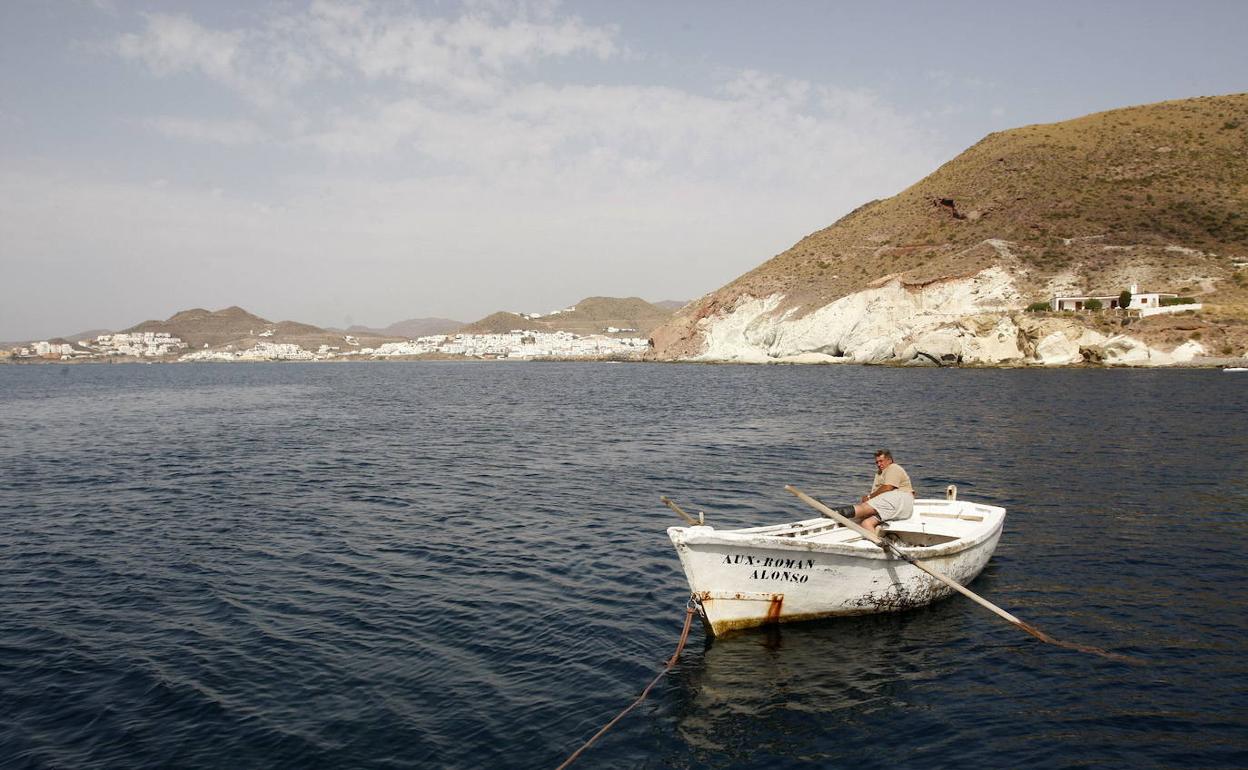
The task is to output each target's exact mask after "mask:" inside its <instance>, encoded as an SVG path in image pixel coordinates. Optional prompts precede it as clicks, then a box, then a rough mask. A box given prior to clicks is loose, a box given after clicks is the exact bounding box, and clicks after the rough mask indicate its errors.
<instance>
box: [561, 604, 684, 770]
mask: <svg viewBox="0 0 1248 770" xmlns="http://www.w3.org/2000/svg"><path fill="white" fill-rule="evenodd" d="M695 612H697V610H696V609H694V606H693V598H692V597H690V599H689V603H688V604H687V605H686V606H685V629H684V630H683V631H681V632H680V641H679V642H677V643H676V652H675V653H673V654H672V657H670V658H668V659H667V665H666V666H664V667H663V670H662V671H660V672H659V675H658V676H656V677H655V678H654V679H653V680H652V681H651V682H650V684H648V685H646V689H644V690H642V691H641V695H639V696H637V700H635V701H633V702H632V704H630V705H629V707H628V708H626V709H624V710H623V711H621V712H620V713H619V714H617V715H616V716H615V719H612V720H611V721H610V722H607V723H606V724H605V725H603V726H602V729H601V730H599V731H598V732H596V733H594V735H593V737H592V738H590V739H589V740H587V741H585V745H583V746H581V747H580V748H579V749H577V750H576V751H574V752H572V756H570V757H568V758H567V759H565V760H564V761H563V764H562V765H559V767H557V768H555V770H563V768H565V767H567V766H568V765H570V764H572V763H573V762H575V761H576V758H577V757H579V756H580V755H581V752H583V751H585V749H588V748H589V747H590V745H591V744H593V742H594V741H596V740H598V739H599V738H600V737H602V735H603V733H605V732H606V731H607V730H610V729H611V728H612V727H613V726H614V725H615V723H616V722H618V721H620V720H621V719H623V718H624V715H625V714H627V713H628V712H630V711H632V710H633V709H634V708H635V707H636V706H637V704H638V703H641V702H642V701H643V700H645V699H646V696H647V695H649V694H650V688H652V687H654V686H655V685H656V684H658V681H659V680H660V679H662V678H663V675H664V674H666V673H667V672H668V671H671V670H672V667H673V666H675V665H676V661H677V659H679V658H680V652H681V650H683V649H685V640H687V639H688V638H689V626H690V625H692V624H693V614H694V613H695Z"/></svg>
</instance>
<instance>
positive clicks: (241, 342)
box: [124, 307, 400, 350]
mask: <svg viewBox="0 0 1248 770" xmlns="http://www.w3.org/2000/svg"><path fill="white" fill-rule="evenodd" d="M124 331H126V332H168V333H169V334H171V335H173V336H174V337H179V338H181V339H182V340H183V341H184V342H186V343H187V344H188V345H189V346H190V347H191V349H192V350H199V349H202V348H205V347H207V348H223V347H227V346H233V347H234V348H235V349H238V350H246V349H249V348H252V347H254V346H255V345H256V343H258V342H260V341H266V342H271V343H276V344H281V343H290V344H295V345H300V346H301V347H304V348H307V349H309V350H315V349H317V348H318V347H319V346H320V345H331V346H344V344H345V343H346V341H345V340H344V336H345V335H343V334H340V333H337V332H333V331H329V330H327V329H322V328H320V327H319V326H312V325H310V324H304V323H298V322H296V321H276V322H275V321H269V320H267V319H264V318H261V317H260V316H258V315H254V314H252V313H249V312H247V311H246V310H243V309H242V308H241V307H228V308H225V309H224V310H215V311H212V310H204V309H203V308H193V309H191V310H183V311H182V312H180V313H175V314H174V315H172V316H170V317H169V318H168V319H167V320H164V321H144V322H143V323H140V324H136V325H135V326H132V327H130V328H129V329H125V330H124ZM353 337H354V338H355V339H356V341H357V342H358V343H359V344H360V345H364V346H374V345H378V344H381V343H382V342H389V341H394V340H397V339H400V338H398V337H394V336H386V335H353Z"/></svg>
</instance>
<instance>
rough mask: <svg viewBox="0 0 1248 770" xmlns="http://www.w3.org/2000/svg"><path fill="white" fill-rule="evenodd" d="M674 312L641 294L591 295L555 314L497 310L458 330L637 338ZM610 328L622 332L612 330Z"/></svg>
mask: <svg viewBox="0 0 1248 770" xmlns="http://www.w3.org/2000/svg"><path fill="white" fill-rule="evenodd" d="M671 315H672V311H671V310H670V309H667V308H663V307H659V306H658V305H654V304H651V303H649V302H646V301H645V300H643V299H639V298H638V297H628V298H625V299H619V298H615V297H588V298H586V299H583V300H581V301H580V302H578V303H576V304H575V305H573V306H572V307H570V308H567V309H565V310H557V311H555V312H553V313H545V314H527V313H526V314H520V313H507V312H499V313H494V314H492V315H488V316H486V317H485V318H482V319H481V320H479V321H476V322H474V323H471V324H468V325H467V326H464V327H463V328H461V329H459V330H458V331H459V332H461V333H464V334H501V333H505V332H509V331H511V330H512V329H525V330H527V331H546V332H554V331H566V332H572V333H574V334H609V333H610V334H614V335H615V336H629V337H637V336H646V335H648V334H650V332H651V331H653V330H654V329H655V328H656V327H657V326H659V325H660V324H662V323H663V322H664V321H666V320H668V319H669V318H670V317H671ZM608 329H617V330H619V331H617V332H608V331H607V330H608Z"/></svg>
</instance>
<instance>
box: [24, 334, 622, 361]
mask: <svg viewBox="0 0 1248 770" xmlns="http://www.w3.org/2000/svg"><path fill="white" fill-rule="evenodd" d="M611 331H612V332H618V331H619V330H617V329H614V328H612V329H611ZM257 336H260V337H264V336H266V333H265V332H261V333H260V334H259V335H257ZM270 336H271V335H270ZM189 347H190V346H189V345H188V344H187V343H186V342H184V341H182V340H181V339H180V338H178V337H174V336H172V335H170V334H169V332H134V333H118V334H101V335H98V336H96V337H95V339H92V340H79V341H78V342H77V344H72V343H67V342H65V343H55V342H48V341H46V340H41V341H39V342H34V343H31V344H30V345H23V346H20V347H17V348H15V349H13V350H12V351H8V353H9V355H10V356H11V357H12V358H14V359H19V360H20V359H43V360H56V361H89V360H107V359H110V358H113V359H117V358H138V359H148V360H153V359H161V360H168V361H177V362H184V363H191V362H197V361H199V362H202V361H220V362H245V361H332V360H380V359H387V358H404V357H435V356H445V357H459V358H491V359H522V360H533V359H541V358H552V359H589V358H592V359H598V358H634V357H637V356H638V355H639V354H640V353H641V352H642V351H644V350H645V349H646V347H647V340H646V339H645V338H643V337H616V336H607V335H596V334H595V335H579V334H573V333H571V332H535V331H526V330H523V329H516V330H514V331H511V332H507V333H505V334H437V335H429V336H425V337H419V338H417V339H412V340H406V341H403V342H385V343H382V344H381V345H379V346H377V347H364V346H361V345H360V342H359V340H358V339H357V338H356V337H354V336H353V335H350V334H344V335H342V344H341V345H325V344H322V345H319V346H317V348H316V349H315V350H308V349H307V348H304V347H302V346H300V345H297V344H295V343H291V342H269V341H267V340H260V341H259V342H257V343H256V344H255V345H254V346H252V347H249V348H238V349H234V346H232V345H231V346H227V347H226V349H221V350H214V349H203V350H189Z"/></svg>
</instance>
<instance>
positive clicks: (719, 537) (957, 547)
mask: <svg viewBox="0 0 1248 770" xmlns="http://www.w3.org/2000/svg"><path fill="white" fill-rule="evenodd" d="M915 502H916V504H918V503H923V504H928V503H940V504H942V507H948V506H947V505H943V504H947V503H950V502H951V501H946V500H916V501H915ZM959 503H961V504H965V505H968V506H975V507H979V508H986V509H988V510H989V512H990V513H991V514H992V517H993V519H995V521H991V520H990V519H989V518H988V516H985V519H984V522H983V524H982V527H980V528H977V529H976V530H973V531H972V532H971V533H969V534H968V535H966V536H965V537H959V538H957V539H955V540H951V541H949V542H947V543H940V544H937V545H929V546H904V545H898V546H896V547H897V549H898V550H899V551H900V552H901V553H903V554H905V555H907V556H910V557H912V558H920V559H933V558H944V557H947V556H953V555H956V554H958V553H961V552H963V551H968V550H971V549H973V548H975V547H977V546H979V545H981V544H983V543H984V542H985V541H987V540H989V539H991V538H992V537H994V536H997V535H999V534H1000V532H1001V530H1002V529H1003V528H1004V526H1005V509H1004V508H1002V507H1000V506H995V505H986V504H983V503H973V502H971V501H969V500H967V501H963V500H958V501H956V502H954V504H955V505H956V504H959ZM806 521H816V522H817V521H819V519H799V520H798V522H792V523H800V522H806ZM792 523H790V525H791V524H792ZM775 526H784V525H775ZM700 529H704V530H709V531H707V532H697V531H695V530H700ZM750 529H765V527H762V528H760V527H749V528H744V529H736V530H732V529H728V530H716V529H713V528H710V527H703V526H696V527H668V529H667V534H668V537H669V538H671V540H672V543H673V544H674V545H676V546H677V547H679V546H681V545H686V546H691V547H693V546H716V545H724V546H738V547H741V546H754V547H761V548H767V549H774V550H779V551H789V552H792V551H806V552H815V553H827V554H836V555H841V556H851V557H854V558H860V559H877V560H881V561H897V560H898V557H897V556H895V555H893V554H892V553H889V552H887V551H885V550H884V549H881V548H878V547H877V548H870V549H867V548H864V547H862V546H861V545H858V543H862V542H863V541H864V539H861V538H860V539H857V540H855V541H854V543H855V544H854V545H850V544H849V543H843V542H832V543H821V542H817V541H813V540H802V539H798V538H794V537H779V536H776V535H771V534H744V533H745V532H747V531H749V530H750ZM899 531H905V530H899ZM867 543H868V544H870V541H867Z"/></svg>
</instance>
